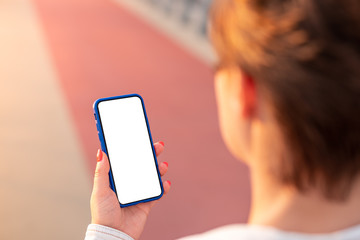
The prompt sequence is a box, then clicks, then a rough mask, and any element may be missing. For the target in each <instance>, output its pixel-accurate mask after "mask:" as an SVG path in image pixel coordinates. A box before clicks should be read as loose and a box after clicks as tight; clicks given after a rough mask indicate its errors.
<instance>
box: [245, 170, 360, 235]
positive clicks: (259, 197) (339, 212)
mask: <svg viewBox="0 0 360 240" xmlns="http://www.w3.org/2000/svg"><path fill="white" fill-rule="evenodd" d="M251 180H252V207H251V209H250V217H249V223H250V224H256V225H266V226H271V227H275V228H278V229H281V230H284V231H292V232H303V233H328V232H333V231H338V230H341V229H345V228H349V227H352V226H354V225H357V224H360V215H359V214H358V213H359V212H360V204H359V202H360V180H358V181H356V182H355V184H354V186H353V190H352V192H351V194H350V196H349V198H348V199H347V200H346V201H343V202H336V201H331V200H328V199H325V198H324V197H323V196H322V194H321V193H320V191H317V190H316V189H314V190H311V191H308V192H306V193H300V192H298V191H296V190H295V189H294V188H293V187H288V186H284V185H282V184H280V183H279V182H277V181H275V180H274V179H273V178H272V177H271V176H269V175H268V174H266V173H264V170H263V169H257V168H256V167H253V168H252V169H251Z"/></svg>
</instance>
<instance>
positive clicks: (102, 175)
mask: <svg viewBox="0 0 360 240" xmlns="http://www.w3.org/2000/svg"><path fill="white" fill-rule="evenodd" d="M154 148H155V152H156V156H159V155H160V154H161V153H162V151H164V146H163V145H162V144H160V143H155V144H154ZM99 155H100V156H99ZM101 155H102V156H101ZM99 157H102V158H101V159H99ZM97 158H98V162H97V165H96V170H95V177H94V187H93V191H92V194H91V200H90V208H91V223H93V224H100V225H104V226H107V227H111V228H115V229H118V230H120V231H123V232H125V233H126V234H128V235H130V236H131V237H133V238H134V239H139V237H140V235H141V233H142V231H143V229H144V226H145V223H146V219H147V217H148V215H149V212H150V210H151V208H152V207H153V206H154V205H155V203H156V202H157V201H159V200H157V201H152V202H146V203H140V204H137V205H133V206H130V207H126V208H120V204H119V201H118V199H117V197H116V195H115V193H114V191H113V190H111V189H110V187H109V177H108V172H109V170H110V166H109V161H108V159H107V156H106V154H105V153H102V154H98V156H97ZM99 160H100V161H99ZM167 170H168V164H167V163H165V162H162V163H160V164H159V171H160V175H161V176H162V177H163V176H164V175H165V174H166V172H167ZM170 184H171V183H170V182H169V181H164V182H163V187H164V195H166V194H167V193H168V192H169V190H170Z"/></svg>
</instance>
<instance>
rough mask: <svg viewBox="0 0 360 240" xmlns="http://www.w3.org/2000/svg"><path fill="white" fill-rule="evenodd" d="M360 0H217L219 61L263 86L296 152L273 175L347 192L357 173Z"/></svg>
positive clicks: (214, 19)
mask: <svg viewBox="0 0 360 240" xmlns="http://www.w3.org/2000/svg"><path fill="white" fill-rule="evenodd" d="M359 12H360V1H358V0H341V1H339V0H219V1H216V2H215V3H214V5H213V10H212V14H211V23H210V26H211V29H210V31H211V37H212V40H213V43H214V45H215V48H216V50H217V52H218V55H219V58H220V61H221V62H222V63H224V64H229V65H236V66H238V67H240V68H241V69H242V70H243V71H245V72H246V73H248V74H250V75H251V76H252V77H253V78H254V80H255V82H256V85H257V86H258V87H259V89H261V91H263V92H264V93H265V92H266V93H268V94H267V95H268V96H269V99H270V100H271V102H272V105H273V107H274V114H275V116H276V119H277V121H278V123H279V125H280V126H281V129H282V131H283V134H284V137H285V139H286V141H287V142H288V143H289V147H290V149H291V150H292V152H293V153H294V158H292V159H282V161H281V166H277V168H276V169H277V172H275V173H274V174H276V176H277V177H278V179H280V180H281V181H282V182H283V183H287V184H292V185H294V186H296V188H297V189H298V190H300V191H306V190H307V189H309V188H311V187H318V186H320V187H321V190H322V192H323V194H324V196H325V197H327V198H329V199H334V200H343V199H346V197H347V195H348V194H349V192H350V190H351V187H352V182H353V181H354V179H355V178H357V177H358V176H359V172H360V14H359Z"/></svg>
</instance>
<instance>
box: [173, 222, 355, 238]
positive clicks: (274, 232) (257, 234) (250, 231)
mask: <svg viewBox="0 0 360 240" xmlns="http://www.w3.org/2000/svg"><path fill="white" fill-rule="evenodd" d="M219 239H226V240H265V239H266V240H290V239H291V240H338V239H342V240H354V239H360V225H357V226H353V227H350V228H347V229H343V230H340V231H336V232H331V233H325V234H305V233H296V232H286V231H281V230H279V229H276V228H272V227H266V226H260V225H246V224H232V225H226V226H223V227H219V228H215V229H213V230H211V231H208V232H205V233H201V234H197V235H192V236H189V237H184V238H181V239H178V240H219Z"/></svg>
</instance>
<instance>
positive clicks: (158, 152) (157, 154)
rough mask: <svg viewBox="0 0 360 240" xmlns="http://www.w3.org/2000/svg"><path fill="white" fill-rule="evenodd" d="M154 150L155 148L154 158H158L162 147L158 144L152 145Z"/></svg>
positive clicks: (162, 149)
mask: <svg viewBox="0 0 360 240" xmlns="http://www.w3.org/2000/svg"><path fill="white" fill-rule="evenodd" d="M154 148H155V153H156V156H159V154H160V153H162V151H164V146H163V145H162V144H161V143H159V142H157V143H155V144H154Z"/></svg>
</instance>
